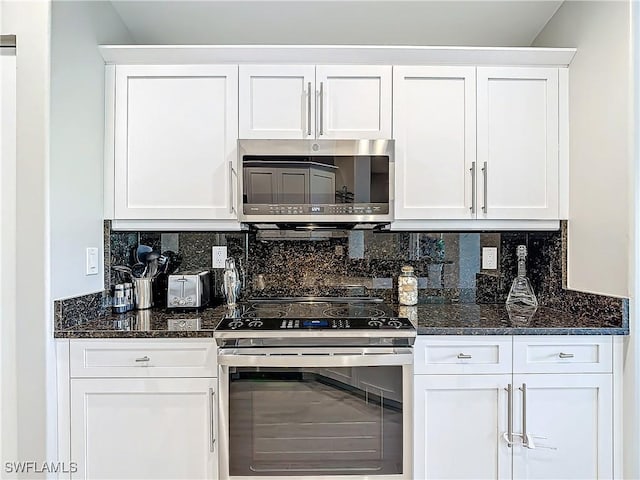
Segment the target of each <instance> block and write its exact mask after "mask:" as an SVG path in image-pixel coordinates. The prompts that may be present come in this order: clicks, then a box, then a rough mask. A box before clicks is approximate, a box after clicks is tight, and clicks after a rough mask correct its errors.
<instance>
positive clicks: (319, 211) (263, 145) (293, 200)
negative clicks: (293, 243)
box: [238, 139, 395, 224]
mask: <svg viewBox="0 0 640 480" xmlns="http://www.w3.org/2000/svg"><path fill="white" fill-rule="evenodd" d="M238 151H239V158H240V166H241V168H242V172H241V175H240V179H239V180H240V192H241V196H240V199H241V200H240V201H241V205H239V212H240V220H241V221H242V222H246V223H267V224H318V223H338V224H356V223H370V224H381V223H389V222H391V220H392V219H393V218H392V217H393V195H394V192H393V184H394V173H395V171H394V158H393V152H394V141H393V140H385V139H381V140H239V141H238Z"/></svg>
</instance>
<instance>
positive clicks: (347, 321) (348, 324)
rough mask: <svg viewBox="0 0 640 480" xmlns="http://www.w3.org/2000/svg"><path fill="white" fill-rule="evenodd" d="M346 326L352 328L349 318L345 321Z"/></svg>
mask: <svg viewBox="0 0 640 480" xmlns="http://www.w3.org/2000/svg"><path fill="white" fill-rule="evenodd" d="M344 327H345V328H351V324H350V323H349V320H345V321H344Z"/></svg>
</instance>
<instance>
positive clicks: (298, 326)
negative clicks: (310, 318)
mask: <svg viewBox="0 0 640 480" xmlns="http://www.w3.org/2000/svg"><path fill="white" fill-rule="evenodd" d="M295 328H300V320H296V324H295Z"/></svg>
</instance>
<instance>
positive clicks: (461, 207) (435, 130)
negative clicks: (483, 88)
mask: <svg viewBox="0 0 640 480" xmlns="http://www.w3.org/2000/svg"><path fill="white" fill-rule="evenodd" d="M475 70H476V69H475V67H415V66H413V67H395V68H394V74H393V99H394V103H393V118H394V138H395V140H396V209H395V212H396V215H395V217H396V219H409V220H413V219H471V218H475V214H474V209H473V208H472V207H474V206H475V203H474V199H473V193H474V175H473V173H474V172H473V169H474V165H475V154H476V116H475V112H476V106H475V84H476V82H475Z"/></svg>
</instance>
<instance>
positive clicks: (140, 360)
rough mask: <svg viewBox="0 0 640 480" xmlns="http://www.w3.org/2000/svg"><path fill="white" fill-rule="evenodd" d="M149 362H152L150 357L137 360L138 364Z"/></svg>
mask: <svg viewBox="0 0 640 480" xmlns="http://www.w3.org/2000/svg"><path fill="white" fill-rule="evenodd" d="M149 360H151V359H150V358H149V357H147V356H146V355H145V356H144V357H141V358H136V362H148V361H149Z"/></svg>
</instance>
